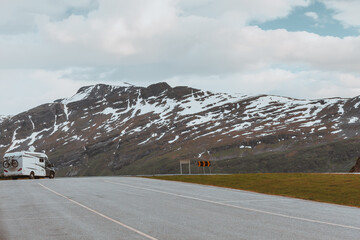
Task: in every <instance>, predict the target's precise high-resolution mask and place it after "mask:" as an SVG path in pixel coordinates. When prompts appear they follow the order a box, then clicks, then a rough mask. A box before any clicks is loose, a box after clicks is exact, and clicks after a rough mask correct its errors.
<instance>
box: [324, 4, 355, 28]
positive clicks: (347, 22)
mask: <svg viewBox="0 0 360 240" xmlns="http://www.w3.org/2000/svg"><path fill="white" fill-rule="evenodd" d="M321 1H322V2H323V3H324V4H325V5H326V6H327V7H328V8H330V9H333V10H334V11H335V12H336V13H335V15H334V18H335V19H337V20H339V21H340V22H342V23H343V24H344V26H345V27H348V26H355V27H360V14H359V12H360V1H358V0H321Z"/></svg>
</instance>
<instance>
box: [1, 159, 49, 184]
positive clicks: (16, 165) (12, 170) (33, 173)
mask: <svg viewBox="0 0 360 240" xmlns="http://www.w3.org/2000/svg"><path fill="white" fill-rule="evenodd" d="M3 167H4V177H13V178H17V177H24V176H28V177H29V178H31V179H33V178H35V177H49V178H54V177H55V170H54V167H53V165H52V164H51V163H50V161H49V159H48V157H47V156H46V154H44V153H37V152H13V153H6V154H5V155H4V162H3Z"/></svg>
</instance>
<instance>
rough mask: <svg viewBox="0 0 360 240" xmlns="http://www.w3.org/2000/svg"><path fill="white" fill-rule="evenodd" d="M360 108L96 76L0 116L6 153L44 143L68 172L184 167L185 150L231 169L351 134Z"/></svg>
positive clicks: (353, 103) (356, 102) (359, 102)
mask: <svg viewBox="0 0 360 240" xmlns="http://www.w3.org/2000/svg"><path fill="white" fill-rule="evenodd" d="M359 107H360V97H357V98H351V99H342V98H332V99H320V100H298V99H293V98H287V97H280V96H269V95H257V96H248V95H241V94H224V93H212V92H208V91H201V90H198V89H193V88H188V87H175V88H172V87H170V86H169V85H168V84H166V83H158V84H154V85H150V86H149V87H147V88H144V87H136V86H109V85H102V84H99V85H94V86H87V87H82V88H81V89H79V91H78V92H77V93H76V94H75V95H74V96H72V97H71V98H68V99H60V100H56V101H55V102H53V103H49V104H44V105H41V106H38V107H36V108H34V109H31V110H29V111H27V112H24V113H21V114H18V115H16V116H12V117H4V118H2V117H0V153H1V154H3V153H5V152H9V151H20V150H36V151H42V150H45V151H46V153H47V154H48V155H49V156H50V157H51V158H52V159H53V161H54V162H55V164H56V166H57V168H58V170H59V171H60V174H62V175H84V174H85V175H86V174H95V175H100V174H114V173H115V174H116V173H144V174H145V173H168V172H178V160H180V159H188V158H190V159H193V160H194V161H195V160H196V159H197V158H202V159H211V160H214V161H217V162H219V169H220V168H221V169H222V170H223V171H228V170H224V167H220V166H225V165H226V164H225V163H226V161H229V160H231V164H235V165H236V164H237V162H238V163H239V164H240V165H241V161H242V160H241V159H243V158H244V157H249V156H257V155H261V154H265V153H274V152H287V151H292V150H294V149H304V148H309V147H314V146H321V145H324V144H329V143H334V142H337V141H344V140H346V139H355V138H357V136H358V134H359V132H360V121H359V118H360V111H359V110H360V109H359ZM356 154H357V153H355V152H354V153H353V154H352V155H351V154H350V155H351V156H350V155H349V156H348V159H347V160H346V161H344V164H345V165H348V161H349V160H350V159H351V158H352V157H353V155H354V156H355V155H356ZM338 160H339V159H336V161H338ZM310 165H311V164H310ZM336 166H338V165H336ZM228 167H229V168H231V166H228ZM350 167H351V166H350ZM236 169H238V170H237V171H242V170H241V169H239V168H236ZM328 169H329V171H338V170H337V169H333V168H328ZM244 171H246V170H244ZM269 171H271V169H270V170H269ZM286 171H289V170H286ZM303 171H311V169H303Z"/></svg>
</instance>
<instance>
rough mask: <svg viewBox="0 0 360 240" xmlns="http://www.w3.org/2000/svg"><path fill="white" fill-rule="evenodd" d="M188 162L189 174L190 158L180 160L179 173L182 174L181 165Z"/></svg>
mask: <svg viewBox="0 0 360 240" xmlns="http://www.w3.org/2000/svg"><path fill="white" fill-rule="evenodd" d="M183 164H189V174H191V168H190V160H188V159H187V160H180V174H181V175H182V165H183Z"/></svg>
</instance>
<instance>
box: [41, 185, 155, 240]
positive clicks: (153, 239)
mask: <svg viewBox="0 0 360 240" xmlns="http://www.w3.org/2000/svg"><path fill="white" fill-rule="evenodd" d="M38 184H39V185H40V186H41V187H43V188H45V189H46V190H48V191H50V192H52V193H54V194H56V195H58V196H60V197H62V198H65V199H67V200H69V201H70V202H72V203H74V204H76V205H78V206H80V207H82V208H85V209H86V210H88V211H90V212H93V213H95V214H97V215H99V216H101V217H103V218H105V219H107V220H109V221H111V222H113V223H116V224H118V225H120V226H122V227H124V228H126V229H128V230H130V231H132V232H135V233H137V234H139V235H141V236H143V237H146V238H148V239H151V240H158V239H157V238H154V237H152V236H150V235H148V234H146V233H143V232H141V231H139V230H137V229H135V228H133V227H130V226H128V225H126V224H124V223H122V222H119V221H118V220H115V219H113V218H111V217H108V216H106V215H105V214H102V213H100V212H98V211H96V210H94V209H92V208H90V207H87V206H85V205H84V204H81V203H79V202H77V201H75V200H73V199H71V198H69V197H67V196H65V195H62V194H61V193H58V192H56V191H54V190H52V189H51V188H48V187H46V186H44V185H42V184H41V183H38Z"/></svg>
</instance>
